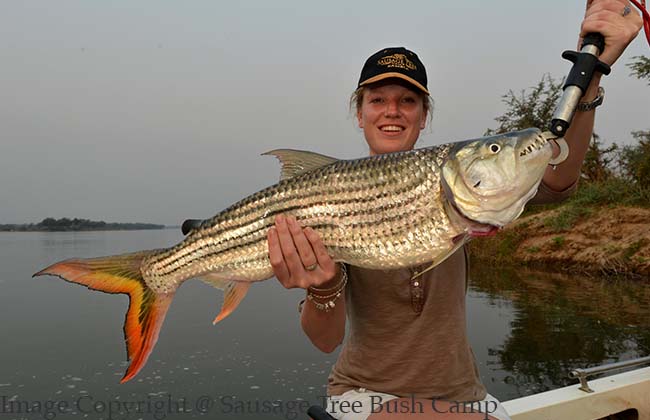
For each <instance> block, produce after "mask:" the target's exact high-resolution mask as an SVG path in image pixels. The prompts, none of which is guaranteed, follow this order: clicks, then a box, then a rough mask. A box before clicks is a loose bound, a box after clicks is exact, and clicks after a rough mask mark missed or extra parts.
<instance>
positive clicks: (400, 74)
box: [357, 47, 429, 95]
mask: <svg viewBox="0 0 650 420" xmlns="http://www.w3.org/2000/svg"><path fill="white" fill-rule="evenodd" d="M391 77H396V78H398V79H402V80H406V81H407V82H409V83H410V84H412V85H413V86H415V87H416V88H418V89H419V90H421V91H422V92H424V93H426V94H427V95H429V91H428V90H427V71H426V70H425V69H424V64H422V62H421V61H420V58H419V57H418V56H417V54H416V53H414V52H413V51H410V50H407V49H406V48H404V47H391V48H384V49H383V50H381V51H377V52H376V53H374V54H373V55H371V56H370V58H368V60H366V64H364V65H363V68H362V69H361V77H359V84H358V85H357V88H360V87H361V86H365V85H368V84H370V83H375V82H378V81H380V80H384V79H389V78H391Z"/></svg>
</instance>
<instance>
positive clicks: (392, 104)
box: [384, 101, 399, 117]
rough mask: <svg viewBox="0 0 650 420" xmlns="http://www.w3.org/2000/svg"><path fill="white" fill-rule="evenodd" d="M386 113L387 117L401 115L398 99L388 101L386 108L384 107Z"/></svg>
mask: <svg viewBox="0 0 650 420" xmlns="http://www.w3.org/2000/svg"><path fill="white" fill-rule="evenodd" d="M384 115H386V116H387V117H397V116H399V104H398V102H397V101H387V102H386V109H384Z"/></svg>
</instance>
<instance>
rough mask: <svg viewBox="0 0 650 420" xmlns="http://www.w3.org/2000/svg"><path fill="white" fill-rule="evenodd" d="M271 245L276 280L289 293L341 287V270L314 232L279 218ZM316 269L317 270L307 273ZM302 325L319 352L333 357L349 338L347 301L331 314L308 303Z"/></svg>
mask: <svg viewBox="0 0 650 420" xmlns="http://www.w3.org/2000/svg"><path fill="white" fill-rule="evenodd" d="M268 244H269V258H270V260H271V266H272V267H273V272H274V273H275V277H277V279H278V280H279V281H280V283H281V284H282V285H283V286H284V287H286V288H287V289H291V288H295V287H299V288H302V289H308V288H309V287H316V288H320V289H332V288H336V287H337V285H339V283H340V281H341V268H340V267H339V266H338V265H337V264H336V263H334V261H333V260H332V258H331V257H330V256H329V254H328V253H327V249H326V248H325V246H324V245H323V242H322V241H321V239H320V236H318V234H317V233H316V232H315V231H314V230H313V229H311V228H305V229H303V228H302V227H301V226H300V225H299V224H298V222H297V221H296V219H295V218H293V217H291V216H288V217H285V216H283V215H281V216H278V217H276V219H275V227H274V228H271V229H269V233H268ZM314 265H316V266H315V269H313V270H308V269H307V267H312V266H314ZM314 294H316V295H318V294H319V293H314ZM342 294H343V291H342ZM328 300H330V299H328ZM301 325H302V329H303V331H304V332H305V334H306V335H307V336H308V337H309V339H310V340H311V342H312V343H313V344H314V345H315V346H316V347H317V348H318V349H320V350H321V351H323V352H326V353H331V352H332V351H334V349H336V347H338V345H339V344H341V342H343V337H344V336H345V298H344V297H343V296H341V297H340V298H338V299H336V302H335V306H334V307H333V308H330V309H329V310H327V311H325V310H324V309H319V308H317V307H316V305H315V304H314V302H312V301H311V300H309V299H306V300H305V304H304V305H303V309H302V312H301Z"/></svg>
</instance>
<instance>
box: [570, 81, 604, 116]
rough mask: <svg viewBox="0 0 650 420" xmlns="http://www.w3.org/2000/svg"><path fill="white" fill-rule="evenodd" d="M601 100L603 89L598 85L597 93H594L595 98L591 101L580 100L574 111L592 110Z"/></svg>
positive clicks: (601, 102)
mask: <svg viewBox="0 0 650 420" xmlns="http://www.w3.org/2000/svg"><path fill="white" fill-rule="evenodd" d="M603 100H605V89H603V88H602V86H600V87H598V95H596V98H595V99H594V100H593V101H591V102H580V103H579V104H578V107H577V108H576V111H582V112H587V111H593V110H594V109H596V107H598V106H600V105H602V104H603Z"/></svg>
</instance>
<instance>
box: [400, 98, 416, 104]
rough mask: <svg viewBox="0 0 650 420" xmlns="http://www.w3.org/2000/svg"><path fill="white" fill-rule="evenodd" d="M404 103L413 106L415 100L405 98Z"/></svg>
mask: <svg viewBox="0 0 650 420" xmlns="http://www.w3.org/2000/svg"><path fill="white" fill-rule="evenodd" d="M402 102H405V103H407V104H412V103H415V98H404V99H402Z"/></svg>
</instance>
